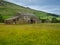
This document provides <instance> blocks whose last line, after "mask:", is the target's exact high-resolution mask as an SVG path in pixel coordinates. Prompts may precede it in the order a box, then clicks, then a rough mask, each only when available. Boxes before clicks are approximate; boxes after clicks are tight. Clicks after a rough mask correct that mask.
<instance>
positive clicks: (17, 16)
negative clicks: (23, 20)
mask: <svg viewBox="0 0 60 45" xmlns="http://www.w3.org/2000/svg"><path fill="white" fill-rule="evenodd" d="M18 17H19V16H14V17H11V18H8V19H5V20H12V19H16V18H18Z"/></svg>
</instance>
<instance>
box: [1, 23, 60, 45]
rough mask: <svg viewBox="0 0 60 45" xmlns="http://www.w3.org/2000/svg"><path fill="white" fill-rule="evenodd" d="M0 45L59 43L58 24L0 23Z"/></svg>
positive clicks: (52, 44) (59, 44) (51, 44)
mask: <svg viewBox="0 0 60 45" xmlns="http://www.w3.org/2000/svg"><path fill="white" fill-rule="evenodd" d="M0 45H60V24H33V25H4V24H0Z"/></svg>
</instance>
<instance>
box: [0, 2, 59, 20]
mask: <svg viewBox="0 0 60 45" xmlns="http://www.w3.org/2000/svg"><path fill="white" fill-rule="evenodd" d="M2 3H3V4H2V5H0V14H1V15H2V16H3V18H4V19H6V18H9V17H11V16H14V15H15V14H16V13H17V12H24V13H32V14H35V15H37V16H38V17H40V18H41V19H46V18H49V19H51V18H53V17H56V18H58V19H60V17H59V15H56V14H51V13H46V12H43V11H38V10H34V9H30V8H28V7H23V6H19V5H16V4H13V3H10V2H7V1H3V2H2Z"/></svg>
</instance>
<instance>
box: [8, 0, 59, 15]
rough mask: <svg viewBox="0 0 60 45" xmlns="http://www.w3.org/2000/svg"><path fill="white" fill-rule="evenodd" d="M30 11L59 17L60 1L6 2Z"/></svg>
mask: <svg viewBox="0 0 60 45" xmlns="http://www.w3.org/2000/svg"><path fill="white" fill-rule="evenodd" d="M7 1H9V2H12V3H16V4H18V5H22V6H26V7H30V8H32V9H36V10H40V11H45V12H49V13H54V14H59V15H60V0H7Z"/></svg>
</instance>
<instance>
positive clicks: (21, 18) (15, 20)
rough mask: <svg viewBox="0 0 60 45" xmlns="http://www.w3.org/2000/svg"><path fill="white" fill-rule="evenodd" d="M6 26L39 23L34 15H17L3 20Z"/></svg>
mask: <svg viewBox="0 0 60 45" xmlns="http://www.w3.org/2000/svg"><path fill="white" fill-rule="evenodd" d="M4 22H5V23H6V24H33V23H40V20H39V18H38V17H37V16H36V15H34V14H28V13H26V14H25V13H17V14H16V15H15V16H14V17H11V18H8V19H5V21H4Z"/></svg>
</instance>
